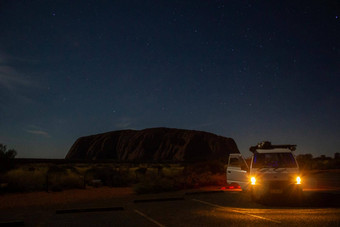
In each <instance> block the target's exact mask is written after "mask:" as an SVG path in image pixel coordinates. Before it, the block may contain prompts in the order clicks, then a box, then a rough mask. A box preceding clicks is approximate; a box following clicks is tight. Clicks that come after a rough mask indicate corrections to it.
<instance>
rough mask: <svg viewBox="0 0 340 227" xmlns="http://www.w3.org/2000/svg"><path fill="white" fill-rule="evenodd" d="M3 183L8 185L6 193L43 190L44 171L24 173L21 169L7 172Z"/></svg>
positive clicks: (44, 181) (44, 183)
mask: <svg viewBox="0 0 340 227" xmlns="http://www.w3.org/2000/svg"><path fill="white" fill-rule="evenodd" d="M3 178H4V179H3V181H4V182H6V183H8V186H7V189H6V190H7V191H8V192H27V191H39V190H44V189H45V187H46V170H39V169H35V170H33V171H26V170H24V169H22V168H20V169H13V170H10V171H9V172H7V173H6V174H5V175H4V177H3Z"/></svg>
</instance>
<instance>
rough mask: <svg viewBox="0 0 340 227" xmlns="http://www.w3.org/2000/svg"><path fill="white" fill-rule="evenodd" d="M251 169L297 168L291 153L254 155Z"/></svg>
mask: <svg viewBox="0 0 340 227" xmlns="http://www.w3.org/2000/svg"><path fill="white" fill-rule="evenodd" d="M253 168H297V164H296V161H295V158H294V156H293V154H292V153H256V154H255V155H254V161H253Z"/></svg>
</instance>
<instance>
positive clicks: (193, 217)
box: [0, 190, 340, 226]
mask: <svg viewBox="0 0 340 227" xmlns="http://www.w3.org/2000/svg"><path fill="white" fill-rule="evenodd" d="M304 197H305V200H304V202H303V203H301V204H296V203H294V201H290V202H287V201H286V200H280V199H278V200H276V201H267V202H264V203H255V202H252V201H250V198H249V197H248V195H247V194H246V193H244V192H241V191H231V190H229V191H228V190H227V191H198V192H175V193H161V194H153V195H144V196H137V195H131V196H126V197H123V198H111V199H99V200H93V201H87V202H78V203H71V204H70V203H68V204H63V205H61V204H59V205H54V206H35V207H22V208H11V209H4V210H1V219H0V222H2V224H9V223H12V224H16V225H24V226H79V225H81V226H277V225H279V226H321V225H322V226H339V225H340V205H339V204H340V203H339V201H340V194H339V193H338V192H337V191H333V192H325V191H323V192H315V191H314V192H310V191H306V192H304Z"/></svg>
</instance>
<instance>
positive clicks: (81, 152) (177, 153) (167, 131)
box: [65, 128, 239, 162]
mask: <svg viewBox="0 0 340 227" xmlns="http://www.w3.org/2000/svg"><path fill="white" fill-rule="evenodd" d="M230 153H239V150H238V148H237V145H236V143H235V141H234V140H233V139H231V138H226V137H222V136H217V135H215V134H212V133H208V132H203V131H194V130H185V129H173V128H150V129H144V130H121V131H112V132H107V133H102V134H97V135H91V136H85V137H80V138H79V139H77V140H76V141H75V143H74V144H73V145H72V147H71V149H70V150H69V152H68V154H67V155H66V157H65V158H66V159H87V160H101V159H113V160H117V161H141V162H142V161H150V162H167V161H169V162H183V161H184V162H191V161H206V160H221V161H224V162H226V161H227V158H228V155H229V154H230Z"/></svg>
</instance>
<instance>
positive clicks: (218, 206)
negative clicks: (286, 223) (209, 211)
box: [192, 199, 281, 224]
mask: <svg viewBox="0 0 340 227" xmlns="http://www.w3.org/2000/svg"><path fill="white" fill-rule="evenodd" d="M192 200H193V201H196V202H199V203H203V204H206V205H209V206H212V207H217V208H223V209H225V210H228V211H232V212H235V213H240V214H245V215H249V216H252V217H255V218H260V219H263V220H267V221H271V222H274V223H278V224H281V222H280V221H276V220H273V219H270V218H265V217H262V216H259V215H255V214H250V213H248V212H243V211H239V210H235V209H230V208H227V207H223V206H220V205H217V204H213V203H209V202H206V201H202V200H199V199H192Z"/></svg>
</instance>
